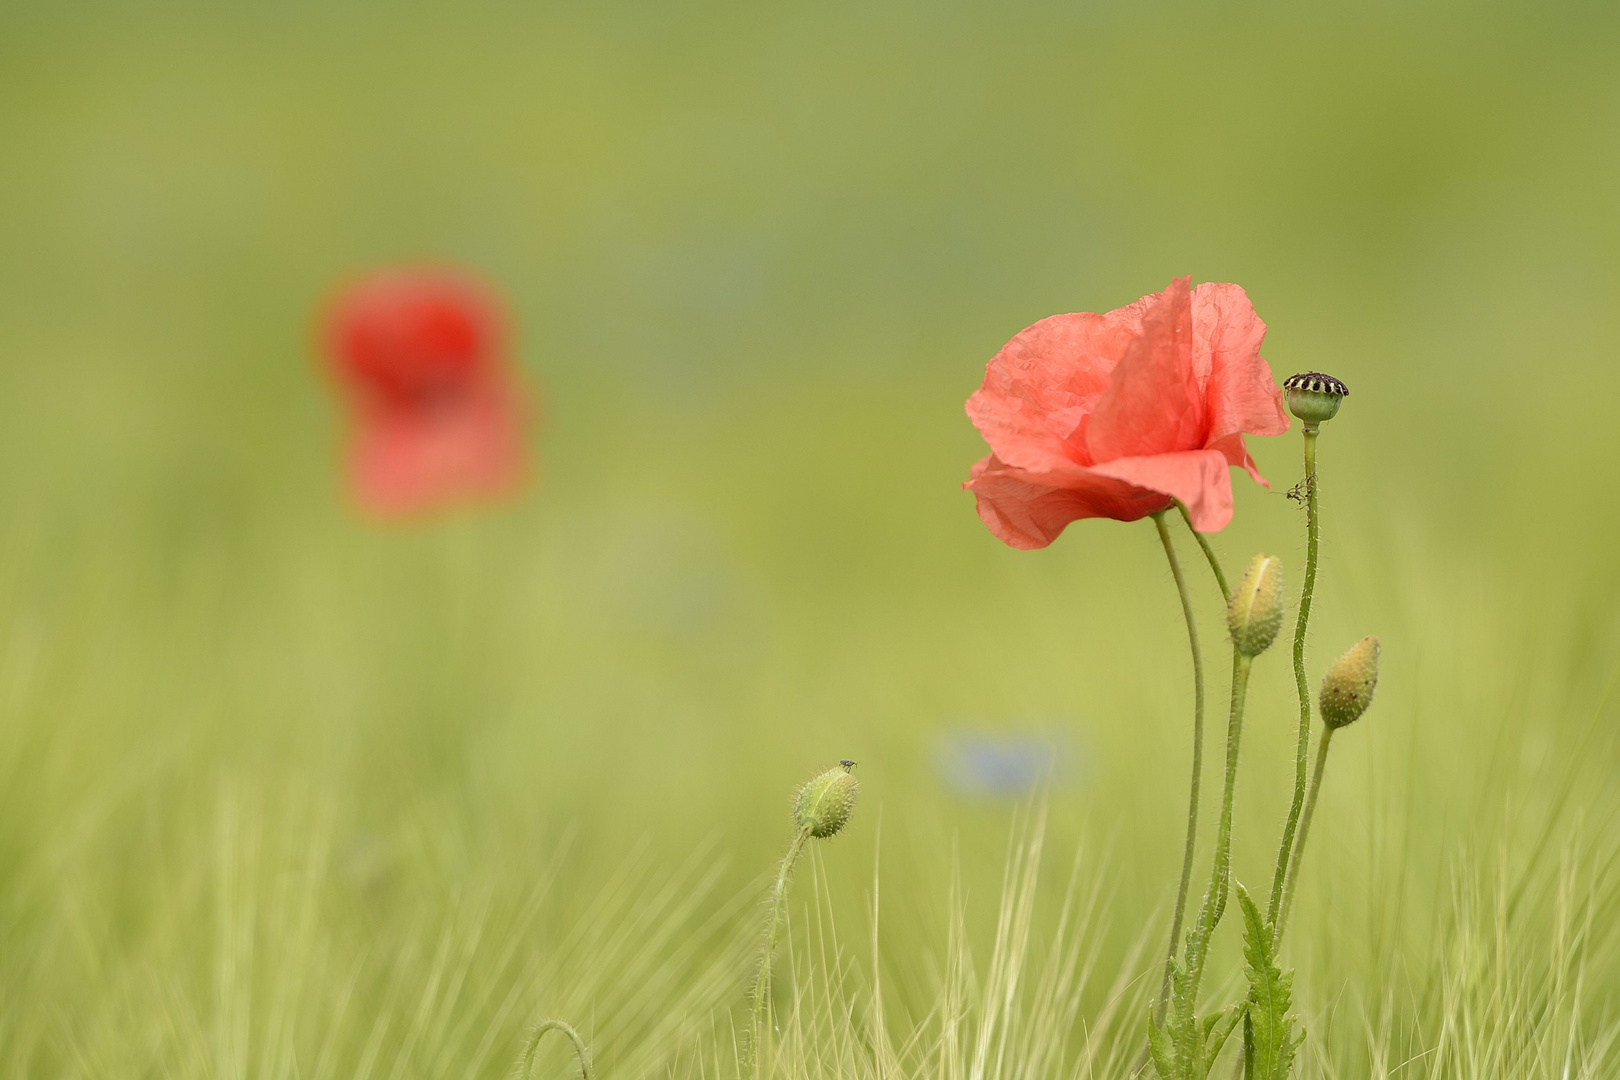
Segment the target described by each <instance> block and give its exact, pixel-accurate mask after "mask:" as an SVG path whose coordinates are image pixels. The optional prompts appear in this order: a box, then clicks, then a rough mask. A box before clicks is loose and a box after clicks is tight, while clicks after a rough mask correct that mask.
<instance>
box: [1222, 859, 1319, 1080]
mask: <svg viewBox="0 0 1620 1080" xmlns="http://www.w3.org/2000/svg"><path fill="white" fill-rule="evenodd" d="M1237 896H1238V904H1239V906H1241V907H1242V909H1243V958H1244V960H1246V961H1247V962H1248V967H1247V968H1246V969H1245V974H1246V975H1248V978H1249V1004H1248V1008H1247V1009H1246V1010H1245V1011H1244V1021H1243V1048H1244V1059H1243V1060H1244V1076H1245V1077H1246V1078H1247V1080H1287V1077H1288V1074H1289V1072H1290V1071H1291V1070H1292V1069H1293V1065H1294V1052H1295V1051H1296V1050H1297V1049H1298V1048H1299V1043H1300V1040H1301V1039H1302V1038H1303V1035H1301V1034H1296V1032H1295V1027H1296V1025H1297V1023H1298V1021H1297V1019H1296V1018H1295V1017H1292V1016H1290V1015H1288V1010H1289V1009H1291V1008H1292V1007H1293V985H1294V973H1293V972H1292V971H1289V972H1283V971H1281V970H1279V969H1278V967H1277V962H1276V958H1275V954H1274V952H1273V950H1272V941H1273V940H1274V936H1275V935H1274V931H1273V929H1272V927H1271V926H1270V924H1268V923H1267V922H1266V921H1265V919H1263V918H1261V916H1260V911H1259V909H1258V908H1256V907H1255V906H1254V901H1253V900H1250V899H1249V894H1248V892H1247V891H1246V890H1245V889H1244V888H1243V886H1242V885H1239V886H1238V887H1237Z"/></svg>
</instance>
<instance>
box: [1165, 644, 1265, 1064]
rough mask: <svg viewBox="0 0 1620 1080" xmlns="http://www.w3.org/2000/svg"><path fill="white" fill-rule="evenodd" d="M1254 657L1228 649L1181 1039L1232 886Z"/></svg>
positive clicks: (1191, 1030) (1190, 1032)
mask: <svg viewBox="0 0 1620 1080" xmlns="http://www.w3.org/2000/svg"><path fill="white" fill-rule="evenodd" d="M1253 663H1254V657H1252V656H1245V655H1244V654H1243V653H1241V652H1239V651H1238V650H1236V649H1233V650H1232V710H1231V714H1230V716H1229V717H1228V719H1227V722H1226V786H1225V790H1224V791H1223V793H1222V795H1221V819H1220V823H1219V824H1218V825H1217V826H1216V828H1215V865H1214V867H1213V869H1212V870H1211V873H1210V878H1209V890H1208V891H1207V892H1205V893H1204V901H1203V903H1202V904H1200V905H1199V907H1198V922H1197V924H1196V925H1195V926H1194V927H1193V931H1192V933H1191V934H1190V935H1189V936H1188V938H1187V996H1186V997H1185V998H1184V999H1183V1000H1182V1001H1181V1002H1180V1003H1179V1004H1180V1011H1181V1015H1180V1016H1179V1017H1178V1019H1179V1021H1180V1023H1179V1024H1178V1025H1177V1028H1178V1030H1179V1031H1180V1032H1181V1034H1182V1036H1183V1037H1184V1038H1188V1039H1191V1038H1193V1037H1194V1036H1195V1033H1196V1031H1197V1025H1196V1024H1194V1023H1193V1013H1194V1010H1195V1009H1196V1007H1197V1002H1198V983H1199V981H1200V979H1201V978H1202V976H1203V974H1204V958H1205V957H1206V956H1207V955H1208V954H1209V941H1210V938H1211V937H1213V936H1214V934H1215V928H1216V927H1217V926H1218V925H1220V921H1221V916H1222V915H1223V914H1225V913H1226V898H1227V893H1228V890H1229V889H1230V887H1231V884H1232V803H1233V800H1234V796H1235V795H1236V792H1237V765H1238V743H1239V741H1240V740H1241V739H1242V738H1243V706H1244V702H1245V701H1246V700H1247V698H1248V693H1249V668H1250V665H1252V664H1253ZM1195 1054H1202V1047H1194V1046H1192V1045H1190V1044H1189V1045H1187V1046H1185V1047H1183V1048H1182V1055H1183V1056H1184V1057H1185V1058H1186V1059H1187V1060H1193V1055H1195Z"/></svg>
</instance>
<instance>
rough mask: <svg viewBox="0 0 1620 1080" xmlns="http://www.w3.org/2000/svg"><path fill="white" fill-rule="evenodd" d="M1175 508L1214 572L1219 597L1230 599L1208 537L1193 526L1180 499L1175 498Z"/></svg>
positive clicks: (1230, 596) (1224, 574)
mask: <svg viewBox="0 0 1620 1080" xmlns="http://www.w3.org/2000/svg"><path fill="white" fill-rule="evenodd" d="M1176 509H1177V510H1180V511H1181V520H1182V521H1185V522H1186V523H1187V531H1188V532H1190V533H1192V534H1193V539H1194V540H1197V541H1198V546H1199V547H1201V548H1203V549H1204V558H1205V559H1206V560H1207V561H1208V562H1209V568H1210V570H1211V571H1213V572H1214V574H1215V584H1217V585H1219V586H1220V587H1221V599H1222V600H1223V601H1225V600H1230V599H1232V589H1231V587H1230V586H1229V585H1227V584H1226V572H1225V571H1223V570H1222V569H1221V560H1220V559H1218V558H1216V556H1215V549H1214V548H1212V547H1210V546H1209V538H1208V537H1206V536H1205V535H1204V534H1203V533H1201V532H1199V531H1198V530H1197V529H1195V528H1193V523H1192V515H1191V514H1189V513H1187V506H1186V504H1185V503H1183V502H1182V501H1181V500H1180V499H1177V500H1176Z"/></svg>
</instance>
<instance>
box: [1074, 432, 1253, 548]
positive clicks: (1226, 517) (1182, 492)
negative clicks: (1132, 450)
mask: <svg viewBox="0 0 1620 1080" xmlns="http://www.w3.org/2000/svg"><path fill="white" fill-rule="evenodd" d="M1092 471H1093V472H1095V473H1099V474H1101V475H1103V476H1112V477H1114V478H1116V479H1119V480H1124V481H1126V482H1127V483H1130V484H1135V485H1136V486H1137V487H1143V488H1147V489H1148V490H1150V491H1160V492H1163V493H1164V494H1166V495H1170V496H1173V497H1174V498H1176V499H1179V500H1180V501H1181V503H1182V504H1183V505H1184V506H1186V507H1187V516H1188V517H1189V518H1191V519H1192V525H1193V528H1195V529H1197V530H1198V531H1199V532H1219V531H1220V530H1221V529H1224V528H1225V527H1226V524H1227V522H1229V521H1231V520H1232V475H1231V472H1230V466H1229V465H1228V463H1227V460H1226V455H1225V454H1223V453H1221V452H1220V451H1219V450H1184V451H1181V452H1180V453H1174V454H1150V455H1147V456H1145V457H1128V458H1116V459H1115V460H1113V461H1108V462H1104V463H1103V464H1101V465H1095V466H1093V467H1092Z"/></svg>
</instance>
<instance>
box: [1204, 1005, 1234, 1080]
mask: <svg viewBox="0 0 1620 1080" xmlns="http://www.w3.org/2000/svg"><path fill="white" fill-rule="evenodd" d="M1243 1016H1244V1007H1243V1006H1242V1005H1229V1006H1227V1007H1226V1008H1224V1009H1222V1010H1221V1011H1220V1012H1217V1013H1211V1014H1210V1015H1208V1016H1206V1017H1204V1072H1203V1075H1205V1076H1208V1075H1209V1074H1210V1071H1211V1070H1212V1069H1214V1068H1215V1059H1216V1058H1218V1057H1220V1056H1221V1050H1222V1049H1224V1048H1225V1046H1226V1040H1227V1039H1229V1038H1231V1037H1232V1031H1233V1029H1235V1028H1236V1027H1237V1023H1238V1021H1239V1020H1241V1019H1243Z"/></svg>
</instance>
